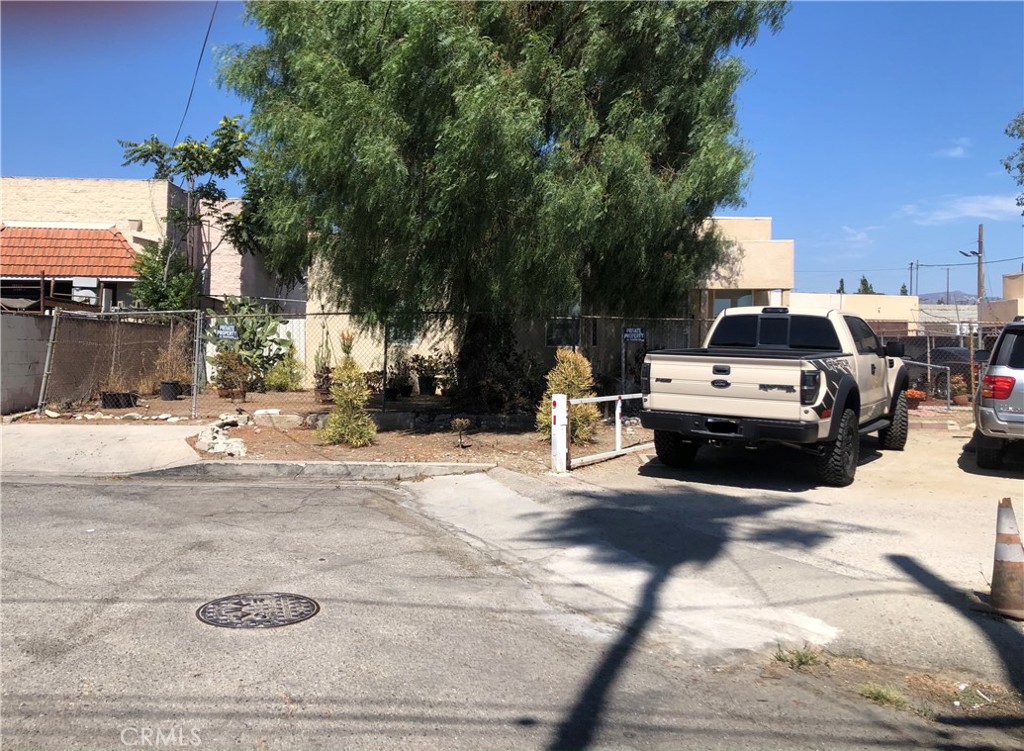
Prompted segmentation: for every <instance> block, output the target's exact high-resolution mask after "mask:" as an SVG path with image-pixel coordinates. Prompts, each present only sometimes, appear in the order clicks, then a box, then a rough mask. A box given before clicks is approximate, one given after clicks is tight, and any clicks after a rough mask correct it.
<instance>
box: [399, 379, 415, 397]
mask: <svg viewBox="0 0 1024 751" xmlns="http://www.w3.org/2000/svg"><path fill="white" fill-rule="evenodd" d="M398 395H399V396H403V397H405V398H406V399H408V398H409V397H410V396H412V384H411V383H410V384H409V385H408V386H399V387H398Z"/></svg>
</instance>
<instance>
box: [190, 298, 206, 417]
mask: <svg viewBox="0 0 1024 751" xmlns="http://www.w3.org/2000/svg"><path fill="white" fill-rule="evenodd" d="M194 339H195V341H194V342H193V352H192V408H191V413H190V416H191V418H192V419H193V420H195V419H196V418H197V417H199V381H200V380H201V379H202V376H203V367H202V359H201V358H202V357H203V346H202V342H203V311H202V310H197V311H196V333H195V337H194Z"/></svg>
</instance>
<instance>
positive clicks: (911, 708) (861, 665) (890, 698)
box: [761, 650, 1024, 748]
mask: <svg viewBox="0 0 1024 751" xmlns="http://www.w3.org/2000/svg"><path fill="white" fill-rule="evenodd" d="M802 652H803V650H792V651H789V650H780V651H779V652H777V653H776V655H775V656H774V658H773V659H772V660H771V662H769V663H768V664H767V665H765V666H764V668H763V669H762V671H761V677H762V678H764V679H770V680H778V681H780V682H785V681H787V680H811V681H813V682H816V683H820V684H822V685H824V686H828V687H830V688H831V689H832V690H834V691H836V692H838V693H840V694H843V695H845V696H847V697H850V698H854V699H855V700H857V701H863V702H866V703H873V704H877V705H882V706H888V707H890V708H891V710H892V711H893V712H909V713H912V714H915V715H917V716H919V717H922V718H924V719H925V720H928V721H931V722H935V723H938V724H940V725H951V726H955V727H966V726H970V727H974V728H977V729H993V730H998V731H1000V732H1001V733H1004V734H1005V735H1006V736H1008V737H1009V738H1012V739H1014V741H1013V742H1011V743H1010V744H1008V745H1006V746H1005V747H1006V748H1021V747H1024V745H1022V744H1024V722H1022V721H1024V696H1021V694H1020V693H1018V692H1016V691H1014V690H1013V689H1012V688H1010V687H1008V686H1005V685H1001V684H998V683H993V682H990V681H982V680H978V679H977V678H975V677H967V676H962V675H956V674H952V673H937V672H927V673H924V672H914V671H908V670H906V669H901V668H899V667H895V666H892V665H879V664H876V663H872V662H868V661H867V660H864V659H861V658H858V657H841V656H837V655H833V654H830V653H828V652H825V651H823V650H815V654H816V655H817V658H816V659H814V660H810V661H809V662H810V664H806V665H800V666H799V667H793V663H794V660H793V659H792V655H793V654H797V655H798V656H799V653H802ZM872 697H882V698H872ZM996 747H997V748H1002V747H1003V746H996Z"/></svg>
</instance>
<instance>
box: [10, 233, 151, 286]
mask: <svg viewBox="0 0 1024 751" xmlns="http://www.w3.org/2000/svg"><path fill="white" fill-rule="evenodd" d="M134 260H135V251H134V250H133V249H132V246H131V245H129V244H128V241H127V240H125V239H124V235H122V234H121V233H120V232H119V231H118V230H117V229H115V228H113V227H109V228H107V229H95V228H92V229H86V228H70V227H12V226H8V225H5V224H0V276H4V277H14V276H21V277H31V278H38V277H39V272H40V271H42V272H43V273H45V274H46V276H48V277H53V278H58V279H60V278H68V277H74V276H96V277H102V278H119V279H123V278H126V277H130V278H135V277H137V276H138V274H136V273H135V271H133V270H132V261H134Z"/></svg>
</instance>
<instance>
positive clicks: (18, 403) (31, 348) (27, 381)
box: [0, 313, 53, 415]
mask: <svg viewBox="0 0 1024 751" xmlns="http://www.w3.org/2000/svg"><path fill="white" fill-rule="evenodd" d="M52 323H53V318H51V317H50V316H32V315H16V314H10V313H4V314H0V413H3V414H5V415H7V414H11V413H12V412H23V411H26V410H29V409H32V408H34V407H35V406H36V404H37V402H38V401H39V388H40V387H41V386H42V383H43V368H44V366H45V365H46V343H47V341H48V340H49V338H50V326H51V324H52Z"/></svg>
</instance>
